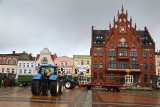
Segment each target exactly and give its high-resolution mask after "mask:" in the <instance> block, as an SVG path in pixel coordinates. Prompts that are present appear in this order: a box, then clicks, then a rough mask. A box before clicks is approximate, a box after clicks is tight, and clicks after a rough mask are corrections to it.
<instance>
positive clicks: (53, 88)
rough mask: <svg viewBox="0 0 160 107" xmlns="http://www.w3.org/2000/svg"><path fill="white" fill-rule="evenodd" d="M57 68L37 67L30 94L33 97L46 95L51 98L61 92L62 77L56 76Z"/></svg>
mask: <svg viewBox="0 0 160 107" xmlns="http://www.w3.org/2000/svg"><path fill="white" fill-rule="evenodd" d="M57 68H58V67H57V66H53V65H51V64H45V65H44V64H43V65H39V70H38V74H36V75H34V76H33V80H32V84H31V92H32V94H33V95H40V94H47V93H48V90H49V91H50V94H51V95H52V96H57V95H58V94H62V92H63V82H64V80H63V76H59V75H58V70H57Z"/></svg>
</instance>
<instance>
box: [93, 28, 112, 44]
mask: <svg viewBox="0 0 160 107" xmlns="http://www.w3.org/2000/svg"><path fill="white" fill-rule="evenodd" d="M108 31H109V30H93V41H92V43H93V44H94V45H104V44H105V38H106V34H107V33H108Z"/></svg>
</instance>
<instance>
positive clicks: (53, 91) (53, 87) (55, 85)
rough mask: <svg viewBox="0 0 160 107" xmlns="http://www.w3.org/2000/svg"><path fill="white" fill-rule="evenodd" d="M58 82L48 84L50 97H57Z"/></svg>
mask: <svg viewBox="0 0 160 107" xmlns="http://www.w3.org/2000/svg"><path fill="white" fill-rule="evenodd" d="M59 85H60V83H59V80H56V81H51V82H50V93H51V95H52V96H57V95H58V94H59V88H60V87H59Z"/></svg>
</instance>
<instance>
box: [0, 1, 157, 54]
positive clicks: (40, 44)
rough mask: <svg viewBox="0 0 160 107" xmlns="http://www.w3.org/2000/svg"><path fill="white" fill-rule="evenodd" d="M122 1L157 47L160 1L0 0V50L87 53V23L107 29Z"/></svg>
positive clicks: (88, 48) (89, 25) (88, 31)
mask: <svg viewBox="0 0 160 107" xmlns="http://www.w3.org/2000/svg"><path fill="white" fill-rule="evenodd" d="M122 4H123V6H124V10H127V11H128V16H129V18H130V16H132V20H133V25H134V24H135V23H136V25H137V30H139V29H140V30H143V29H144V27H145V26H147V28H148V30H149V32H150V34H151V36H152V38H153V40H154V41H155V43H156V50H157V49H160V0H0V53H1V54H4V53H7V54H9V53H12V51H13V50H14V51H16V52H23V51H27V53H33V55H34V56H36V54H39V53H40V51H41V50H42V49H43V48H45V47H47V48H48V49H49V50H50V51H51V52H52V53H56V54H57V56H63V55H65V56H69V57H72V56H73V55H76V54H78V55H85V54H86V55H89V54H90V47H91V26H92V25H93V26H94V28H95V29H101V30H104V29H107V30H108V28H109V23H110V22H111V24H112V25H113V18H114V16H116V19H117V12H118V10H121V7H122Z"/></svg>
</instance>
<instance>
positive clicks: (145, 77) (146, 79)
mask: <svg viewBox="0 0 160 107" xmlns="http://www.w3.org/2000/svg"><path fill="white" fill-rule="evenodd" d="M147 81H148V75H147V74H144V82H147Z"/></svg>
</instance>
